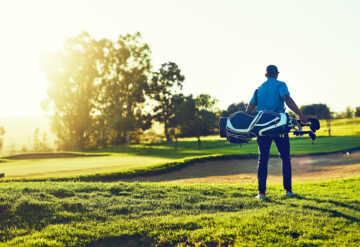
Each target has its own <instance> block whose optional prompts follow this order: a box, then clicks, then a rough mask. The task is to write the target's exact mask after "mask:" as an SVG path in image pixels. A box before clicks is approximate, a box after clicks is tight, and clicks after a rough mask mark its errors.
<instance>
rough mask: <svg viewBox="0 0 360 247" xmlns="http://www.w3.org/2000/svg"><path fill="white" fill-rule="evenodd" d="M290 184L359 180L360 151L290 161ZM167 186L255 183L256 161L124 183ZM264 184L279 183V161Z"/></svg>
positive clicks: (218, 164) (199, 165)
mask: <svg viewBox="0 0 360 247" xmlns="http://www.w3.org/2000/svg"><path fill="white" fill-rule="evenodd" d="M291 162H292V168H293V169H292V173H293V181H294V182H311V181H319V180H326V179H336V178H344V177H353V176H360V151H356V152H353V153H350V154H349V155H348V154H346V153H345V152H344V153H336V154H326V155H312V156H302V157H293V158H292V160H291ZM126 181H149V182H150V181H151V182H170V183H256V182H257V160H256V159H245V160H224V161H206V162H201V163H196V164H194V165H191V166H189V167H186V168H183V169H181V170H179V171H174V172H170V173H166V174H161V175H155V176H149V177H139V178H134V179H127V180H126ZM268 182H269V183H282V174H281V160H280V158H270V160H269V165H268Z"/></svg>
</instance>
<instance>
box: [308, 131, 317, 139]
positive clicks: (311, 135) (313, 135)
mask: <svg viewBox="0 0 360 247" xmlns="http://www.w3.org/2000/svg"><path fill="white" fill-rule="evenodd" d="M309 136H310V138H311V139H312V140H313V141H315V139H316V135H315V133H314V132H309Z"/></svg>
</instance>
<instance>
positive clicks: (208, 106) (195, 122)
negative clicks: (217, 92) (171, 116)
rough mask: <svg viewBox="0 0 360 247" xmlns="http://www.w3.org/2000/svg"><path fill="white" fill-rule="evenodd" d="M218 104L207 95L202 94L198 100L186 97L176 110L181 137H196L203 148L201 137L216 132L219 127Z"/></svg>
mask: <svg viewBox="0 0 360 247" xmlns="http://www.w3.org/2000/svg"><path fill="white" fill-rule="evenodd" d="M216 102H217V101H216V100H215V99H213V98H211V96H209V95H207V94H201V95H199V96H198V97H196V98H193V96H192V95H190V96H187V97H185V98H184V101H183V102H182V103H181V104H180V105H179V106H178V107H177V109H176V121H177V123H178V126H179V130H180V135H181V136H183V137H193V136H194V137H196V138H197V140H198V147H199V148H201V140H200V137H201V136H205V135H209V134H212V133H215V131H216V128H217V125H218V118H217V116H216V114H215V112H214V106H215V104H216Z"/></svg>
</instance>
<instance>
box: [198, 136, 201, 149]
mask: <svg viewBox="0 0 360 247" xmlns="http://www.w3.org/2000/svg"><path fill="white" fill-rule="evenodd" d="M197 140H198V147H199V148H201V140H200V136H197Z"/></svg>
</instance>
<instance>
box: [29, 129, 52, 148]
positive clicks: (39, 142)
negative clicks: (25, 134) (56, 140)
mask: <svg viewBox="0 0 360 247" xmlns="http://www.w3.org/2000/svg"><path fill="white" fill-rule="evenodd" d="M33 150H34V151H35V152H47V151H50V148H49V147H48V145H47V133H46V132H44V133H43V135H42V138H40V129H39V128H36V129H35V131H34V137H33Z"/></svg>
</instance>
